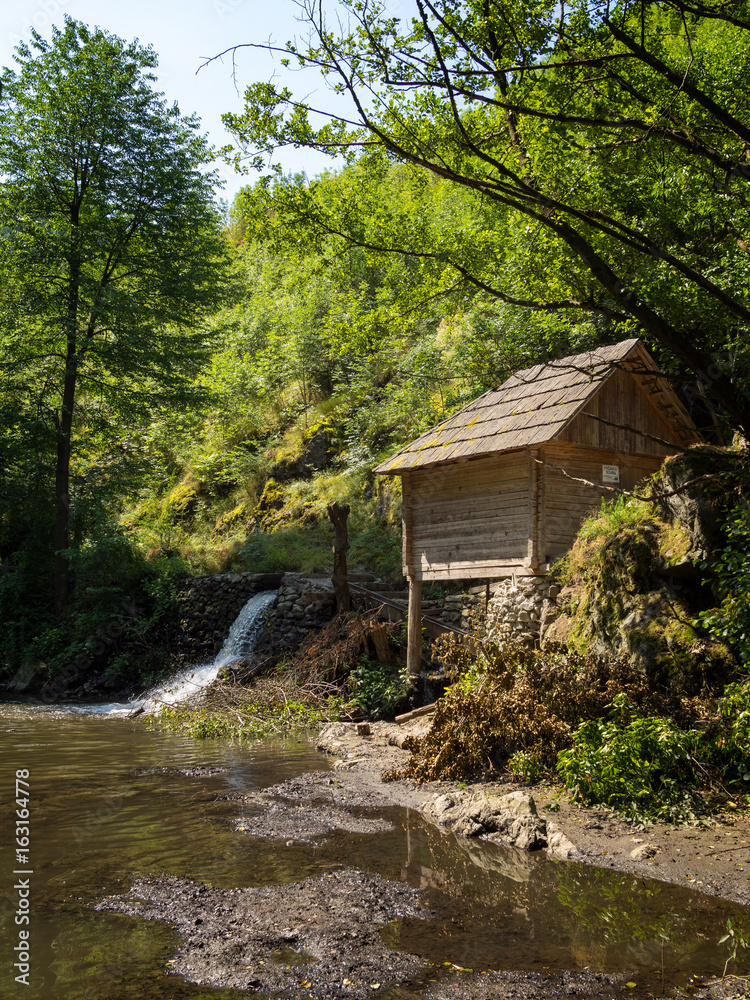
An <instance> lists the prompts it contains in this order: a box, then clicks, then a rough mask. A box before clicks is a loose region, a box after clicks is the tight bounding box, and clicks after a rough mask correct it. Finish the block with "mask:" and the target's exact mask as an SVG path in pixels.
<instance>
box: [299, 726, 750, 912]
mask: <svg viewBox="0 0 750 1000" xmlns="http://www.w3.org/2000/svg"><path fill="white" fill-rule="evenodd" d="M428 727H429V723H428V722H426V721H424V720H423V719H417V720H415V721H414V722H412V723H410V724H409V725H408V726H397V725H394V724H390V723H385V722H376V723H371V724H370V726H369V728H370V735H368V736H362V735H359V733H358V731H357V725H356V724H353V723H332V724H331V725H329V726H327V727H326V729H325V730H324V731H323V732H322V733H321V735H320V736H319V737H318V740H317V746H318V749H320V750H322V751H324V752H325V753H327V754H330V755H332V756H333V757H334V763H333V770H334V771H335V772H336V773H337V776H338V777H339V779H340V780H341V782H342V783H344V784H346V785H347V786H348V785H351V786H352V787H353V788H355V789H361V790H362V791H363V793H364V792H366V793H367V794H368V795H371V794H373V792H374V791H375V792H377V794H378V795H379V797H380V801H381V802H382V803H383V804H387V803H388V804H395V805H402V806H408V807H410V808H417V809H420V810H421V811H422V812H423V813H424V814H425V815H426V816H427V817H428V818H430V819H432V820H433V821H435V822H438V823H447V824H449V825H450V826H451V828H452V829H454V830H455V831H456V832H459V833H460V832H461V827H460V825H458V824H456V823H455V822H454V820H455V813H456V810H455V806H449V805H448V800H450V801H453V802H455V803H461V802H464V803H466V802H468V801H469V800H470V799H471V798H472V797H473V796H475V795H476V793H477V792H478V793H479V794H480V795H481V796H482V797H485V798H486V797H487V796H488V795H489V796H492V797H493V798H496V799H498V798H502V797H504V796H508V795H514V794H516V795H517V794H518V793H519V791H520V792H522V793H523V795H524V796H525V797H526V798H529V797H530V798H531V799H532V800H533V802H534V806H535V812H536V813H537V814H538V817H539V820H540V822H539V824H538V827H537V829H538V830H539V831H542V832H540V834H539V840H541V839H543V838H544V836H545V835H544V832H543V831H544V829H545V827H546V829H547V830H549V831H550V839H552V838H553V837H554V839H553V840H552V845H551V846H550V845H549V843H544V844H542V843H538V846H539V847H540V848H542V849H546V850H547V851H548V852H549V853H550V854H551V855H553V856H557V857H562V858H569V859H575V860H578V861H583V862H585V863H587V864H593V865H599V866H601V867H603V868H615V869H617V870H619V871H624V872H629V873H631V874H634V875H643V876H645V877H647V878H655V879H659V880H662V881H665V882H673V883H675V884H678V885H686V886H689V887H691V888H694V889H698V890H699V891H700V892H704V893H707V894H708V895H712V896H717V897H721V898H722V899H728V900H732V901H734V902H737V903H741V904H743V905H745V906H748V905H750V817H748V815H747V814H745V813H739V812H736V811H734V810H731V809H730V810H727V811H725V812H723V813H721V814H719V815H718V816H716V817H715V819H714V820H713V821H712V822H711V823H710V824H708V825H705V826H699V825H695V826H681V827H674V826H670V825H669V824H667V823H654V824H650V825H649V826H647V827H645V828H644V829H638V828H637V827H635V826H634V825H633V824H632V823H628V822H626V821H624V820H621V819H618V818H617V817H613V816H611V815H610V814H609V813H608V812H607V811H605V810H601V809H587V808H584V807H581V806H578V805H574V804H572V803H571V802H570V798H569V796H568V795H566V794H565V793H564V792H561V790H560V788H559V787H558V786H553V785H549V784H536V785H533V786H532V785H527V784H523V783H518V782H514V783H509V782H488V783H485V784H482V785H475V786H470V787H469V788H463V787H459V785H458V784H457V783H456V782H448V781H436V782H428V783H425V784H416V783H415V782H411V781H395V782H387V783H384V782H382V781H381V780H380V775H381V773H382V772H383V771H387V770H390V769H393V768H397V769H398V768H402V767H404V766H405V764H406V762H407V760H408V758H409V752H408V751H407V750H404V749H402V748H401V747H400V746H399V744H401V743H403V741H404V737H405V736H407V735H408V734H409V733H412V734H414V735H421V734H422V733H423V732H425V731H426V730H427V728H428ZM441 799H442V802H441ZM452 810H454V814H453V816H452V815H451V811H452ZM479 826H480V824H477V828H476V829H474V830H473V831H471V833H472V835H474V836H486V837H488V838H492V837H493V835H494V836H495V837H496V831H495V832H493V831H492V830H490V829H480V828H479ZM469 829H470V828H469V827H468V826H466V825H464V827H463V830H464V832H467V831H468V830H469ZM501 839H502V838H501ZM504 839H505V840H506V842H508V843H513V842H515V843H516V844H517V846H521V847H524V846H526V845H524V844H523V843H519V842H518V841H513V840H512V839H511V838H504ZM534 846H537V845H534Z"/></svg>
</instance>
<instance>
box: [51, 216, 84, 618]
mask: <svg viewBox="0 0 750 1000" xmlns="http://www.w3.org/2000/svg"><path fill="white" fill-rule="evenodd" d="M71 224H72V226H73V253H72V254H71V262H70V274H69V281H68V308H67V312H68V317H67V330H66V339H67V346H66V351H65V377H64V381H63V393H62V405H61V407H60V415H59V417H58V418H57V420H56V421H55V424H56V428H57V458H56V461H55V528H54V534H53V544H54V547H55V562H54V568H53V581H54V584H53V585H54V598H55V614H57V615H61V614H62V613H63V611H64V610H65V605H66V604H67V601H68V596H69V594H70V563H69V560H68V557H67V555H66V554H65V553H66V551H67V550H68V549H69V548H70V454H71V444H72V433H73V409H74V406H75V398H76V381H77V379H78V305H79V290H80V283H81V265H80V254H79V248H78V242H79V233H78V211H77V209H74V210H73V211H72V212H71Z"/></svg>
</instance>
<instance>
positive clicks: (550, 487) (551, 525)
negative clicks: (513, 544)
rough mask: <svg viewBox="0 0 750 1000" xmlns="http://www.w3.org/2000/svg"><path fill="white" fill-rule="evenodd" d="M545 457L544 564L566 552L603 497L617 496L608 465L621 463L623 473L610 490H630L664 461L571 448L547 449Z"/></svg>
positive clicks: (540, 508)
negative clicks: (606, 476)
mask: <svg viewBox="0 0 750 1000" xmlns="http://www.w3.org/2000/svg"><path fill="white" fill-rule="evenodd" d="M541 458H542V460H543V461H544V466H543V469H544V473H543V481H544V490H543V493H542V494H541V495H540V499H539V503H538V511H539V513H538V516H539V525H538V530H539V535H540V543H539V545H540V549H539V551H540V562H549V560H550V559H551V558H554V557H555V556H559V555H562V554H563V553H565V552H567V551H568V549H569V548H570V546H571V545H572V544H573V539H574V538H575V536H576V533H577V531H578V529H579V528H580V526H581V522H582V521H583V519H584V517H585V516H586V515H587V514H588V513H590V512H591V511H592V510H594V509H597V508H598V507H599V505H600V504H601V500H602V497H614V496H617V493H616V492H613V490H612V489H611V488H610V489H607V488H606V485H607V484H605V483H604V482H603V480H602V466H603V465H616V466H617V467H618V469H619V471H620V482H619V483H618V484H609V485H610V487H611V486H617V487H619V488H620V489H623V490H627V491H631V490H633V488H634V487H635V486H636V484H637V483H639V482H640V481H641V480H642V479H644V478H645V477H646V476H649V475H651V474H652V473H654V472H656V471H657V469H658V468H659V466H660V465H661V461H662V459H661V458H660V457H657V456H654V455H633V454H627V453H625V452H622V451H610V450H604V449H602V450H601V451H599V450H597V451H594V450H593V449H590V448H576V447H574V446H572V445H569V446H565V445H546V446H545V447H544V449H543V450H542V451H541ZM578 480H587V481H588V482H580V481H578ZM589 483H590V484H592V485H589Z"/></svg>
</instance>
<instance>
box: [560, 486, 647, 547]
mask: <svg viewBox="0 0 750 1000" xmlns="http://www.w3.org/2000/svg"><path fill="white" fill-rule="evenodd" d="M652 517H653V504H649V503H647V502H646V501H645V500H642V499H640V498H639V497H633V496H625V495H624V494H621V495H619V496H616V497H615V498H614V499H611V500H607V499H605V498H602V501H601V506H600V508H599V510H598V511H597V512H596V513H593V514H589V515H588V517H586V518H585V519H584V521H583V524H582V525H581V527H580V529H579V531H578V537H579V538H581V539H583V540H584V541H589V540H591V539H599V540H601V541H606V540H608V539H610V538H612V537H613V536H614V535H617V534H618V533H619V532H620V531H622V530H623V529H624V528H634V527H636V526H637V525H640V524H643V523H644V521H648V520H649V519H650V518H652Z"/></svg>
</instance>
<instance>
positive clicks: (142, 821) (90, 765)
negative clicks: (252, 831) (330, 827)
mask: <svg viewBox="0 0 750 1000" xmlns="http://www.w3.org/2000/svg"><path fill="white" fill-rule="evenodd" d="M326 766H327V765H326V758H325V757H323V756H322V755H320V754H317V753H315V751H314V750H313V749H312V748H311V747H310V745H309V744H306V743H302V742H296V741H295V742H292V743H281V742H272V741H266V742H264V743H263V744H257V745H255V746H251V747H246V748H239V747H228V746H226V745H225V744H221V743H214V742H211V741H206V742H203V743H197V742H194V741H192V740H189V739H187V738H182V737H180V736H176V735H174V734H162V733H160V732H158V731H152V730H149V729H147V728H146V727H144V726H143V725H142V724H140V723H138V722H136V721H132V720H127V719H117V718H115V719H113V718H109V719H107V718H102V717H96V716H84V715H72V714H66V713H61V712H59V711H53V710H49V709H46V710H33V709H30V708H29V707H27V706H7V705H6V706H2V707H1V708H0V782H1V783H2V784H0V788H2V789H3V790H4V791H3V794H2V796H0V801H2V802H3V803H5V804H6V806H4V808H3V810H2V813H1V814H0V844H2V857H3V866H4V870H3V874H2V879H3V881H2V896H0V944H1V945H2V952H1V953H2V955H3V956H4V960H5V962H6V968H7V966H8V965H9V964H10V963H8V961H7V956H8V955H9V954H10V953H11V952H12V947H13V944H14V943H15V942H16V941H17V928H16V927H15V925H14V921H13V899H14V896H13V889H12V885H13V882H12V879H13V876H12V874H11V872H12V869H11V868H10V867H8V865H7V863H6V861H5V859H6V858H7V857H8V848H9V847H11V846H12V844H13V837H14V827H13V823H14V821H15V816H14V812H13V808H12V804H11V800H12V796H13V791H12V790H13V783H14V781H13V779H14V775H15V770H16V769H17V768H20V767H24V768H28V769H29V770H30V772H31V778H30V783H31V816H30V825H31V831H32V833H31V848H30V851H31V860H32V864H33V869H34V875H33V881H32V890H33V896H32V907H33V912H32V925H31V931H32V956H33V958H32V976H31V980H32V984H33V985H32V986H31V987H30V988H29V989H26V988H24V989H23V996H24V997H28V998H29V1000H78V998H81V1000H83V998H89V997H91V998H94V997H96V998H100V1000H129V998H130V997H131V996H132V997H133V998H135V997H143V996H148V997H150V998H151V997H153V998H166V1000H169V998H182V997H196V996H206V997H219V996H221V997H223V998H231V996H232V994H231V993H230V992H229V991H225V990H219V991H216V990H210V989H205V988H203V987H201V986H196V985H194V984H187V983H183V982H182V981H181V980H179V979H178V978H176V977H174V976H169V975H167V974H166V973H167V970H168V968H169V966H168V962H169V960H170V958H171V955H172V954H173V951H174V948H175V946H176V939H175V935H174V933H173V932H172V931H171V930H170V929H169V928H167V927H164V926H161V925H159V924H154V923H147V922H144V921H140V920H135V919H131V918H126V917H122V916H118V915H111V914H100V913H94V912H93V911H92V910H91V908H90V904H91V903H92V902H94V901H96V900H98V899H100V898H101V897H102V896H104V895H108V894H113V893H117V892H121V891H124V890H126V889H128V888H129V887H130V884H131V881H132V878H133V876H134V875H136V874H160V873H162V874H171V875H177V876H180V877H189V878H194V879H197V880H201V881H207V882H210V883H211V884H213V885H217V886H225V887H231V886H249V885H269V884H279V883H284V882H289V881H295V880H298V879H303V878H306V877H309V876H315V875H320V874H322V873H323V872H326V871H331V870H333V869H335V868H337V867H340V866H341V865H342V863H346V864H347V865H352V866H357V867H360V868H363V869H365V870H369V871H375V872H378V873H379V874H381V875H382V876H384V877H387V878H392V879H401V880H405V881H408V882H409V883H411V884H412V885H414V886H417V887H419V888H421V889H422V890H423V892H424V894H425V900H426V902H427V905H429V906H430V907H431V908H432V910H433V911H434V917H433V918H432V919H431V920H429V921H418V920H413V921H409V920H406V921H403V922H395V923H393V924H391V925H389V926H388V927H387V928H386V929H385V930H384V932H383V933H384V935H385V936H386V940H387V941H388V942H389V943H390V944H391V945H392V946H393V947H399V948H405V949H408V950H410V951H414V952H416V953H418V954H420V955H422V956H424V957H426V958H428V959H429V960H431V961H434V962H436V963H441V964H442V963H443V962H453V963H455V964H456V965H460V966H463V967H465V968H472V969H477V970H479V969H488V968H493V969H511V968H512V969H527V970H534V969H540V968H543V967H544V968H549V967H551V968H568V969H575V968H581V967H584V966H588V967H590V968H592V969H595V970H599V971H603V972H615V971H625V972H627V973H628V974H629V975H632V976H633V977H634V978H635V977H637V978H638V981H639V983H643V982H644V981H646V979H645V977H647V976H648V975H650V974H651V973H653V971H654V970H656V969H659V970H660V969H661V966H662V960H663V962H664V969H665V974H666V975H667V976H668V977H669V980H668V981H669V983H670V984H674V983H677V982H680V981H684V979H685V977H686V976H687V975H688V974H690V973H696V972H698V973H701V974H704V975H709V974H712V973H716V974H719V973H721V970H722V968H723V964H724V959H725V958H726V954H725V953H722V952H721V951H720V949H718V947H717V941H718V938H719V937H720V936H721V934H722V931H723V929H724V927H725V925H726V920H727V918H728V917H730V916H731V918H732V920H733V922H734V924H735V926H736V927H737V928H738V930H739V931H740V932H741V933H744V934H745V935H746V936H750V922H749V921H748V917H747V912H746V911H745V910H743V908H741V907H737V906H734V905H732V904H729V903H722V902H716V901H713V900H711V899H709V898H708V897H702V896H700V894H698V893H696V892H693V891H690V890H687V889H681V888H680V887H674V886H669V885H666V884H662V883H656V882H649V881H647V880H642V879H636V878H633V877H631V876H627V875H621V874H617V873H613V872H610V871H605V870H599V869H593V868H589V867H586V866H582V865H577V864H574V863H570V862H560V863H554V862H552V861H550V860H549V859H547V858H546V857H544V856H540V855H535V856H532V855H528V854H524V853H522V852H519V851H516V850H514V849H512V848H503V847H502V846H500V845H496V844H486V843H483V842H479V841H476V840H466V839H462V838H456V837H454V836H453V835H451V834H447V833H444V832H441V831H440V830H439V829H437V828H435V827H433V826H430V825H428V824H426V823H425V822H424V821H423V819H422V817H421V816H420V814H419V813H416V812H415V811H409V810H401V809H388V810H384V811H383V815H384V816H385V817H386V818H387V819H388V820H390V821H391V823H393V824H394V828H393V830H391V831H389V832H386V833H379V834H375V835H361V834H359V835H358V834H349V833H347V834H343V833H332V834H329V835H327V836H326V837H324V838H322V839H321V840H319V841H318V842H316V843H315V844H300V843H296V844H291V845H287V843H286V842H285V840H284V839H283V833H282V834H281V837H280V839H279V840H278V841H268V840H263V839H260V838H253V837H250V836H248V835H246V834H245V835H243V834H238V833H235V832H234V831H233V829H232V823H231V821H232V820H233V819H234V818H235V817H237V816H238V815H240V814H241V813H242V806H241V803H239V802H238V801H236V796H237V795H240V794H243V793H246V792H250V791H253V790H256V789H259V788H263V787H267V786H268V785H271V784H275V783H277V782H279V781H283V780H284V779H286V778H289V777H293V776H295V775H298V774H300V773H302V772H304V771H307V770H313V769H314V770H321V769H324V768H325V767H326ZM197 767H206V768H209V769H212V768H215V769H220V770H219V771H218V773H199V774H198V776H196V777H187V776H185V775H184V774H182V773H180V769H185V768H191V769H195V768H197ZM144 772H145V773H144ZM733 971H735V972H737V973H740V972H741V971H743V970H741V969H739V968H737V969H734V970H733ZM18 989H19V988H17V987H16V984H15V983H13V982H12V979H11V978H9V977H8V975H7V973H4V974H3V976H1V977H0V997H2V998H5V997H6V996H7V997H9V998H11V997H13V998H15V997H17V996H18V995H19V992H18ZM424 989H425V990H426V986H425V987H424ZM421 994H422V987H419V989H418V990H417V994H416V995H421ZM235 995H236V996H239V995H240V994H235Z"/></svg>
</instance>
